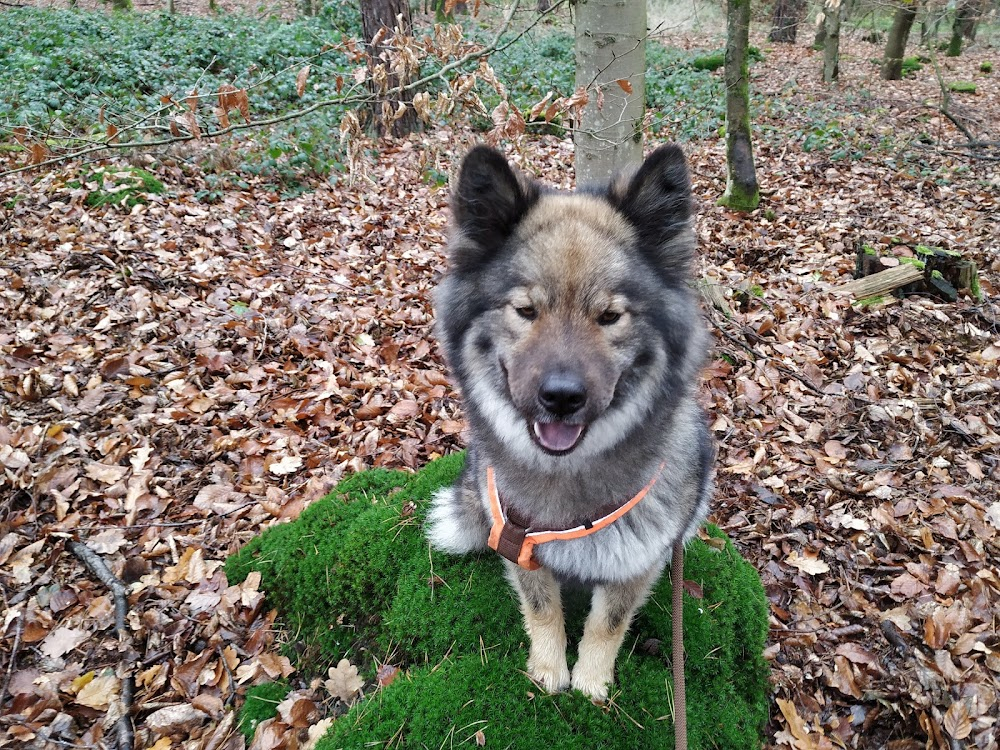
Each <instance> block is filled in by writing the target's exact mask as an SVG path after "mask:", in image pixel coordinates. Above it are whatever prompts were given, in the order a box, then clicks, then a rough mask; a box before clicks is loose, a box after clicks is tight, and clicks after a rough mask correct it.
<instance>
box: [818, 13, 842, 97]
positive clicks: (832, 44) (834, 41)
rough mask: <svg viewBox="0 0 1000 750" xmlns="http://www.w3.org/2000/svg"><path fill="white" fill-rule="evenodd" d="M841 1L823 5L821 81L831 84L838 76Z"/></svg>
mask: <svg viewBox="0 0 1000 750" xmlns="http://www.w3.org/2000/svg"><path fill="white" fill-rule="evenodd" d="M842 11H843V3H842V2H841V0H826V1H825V3H824V4H823V28H824V29H825V30H826V36H825V39H824V41H823V80H824V81H825V82H827V83H832V82H833V81H836V80H837V77H838V76H839V75H840V23H841V21H842V20H843V15H842Z"/></svg>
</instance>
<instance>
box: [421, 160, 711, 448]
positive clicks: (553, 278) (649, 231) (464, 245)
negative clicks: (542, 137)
mask: <svg viewBox="0 0 1000 750" xmlns="http://www.w3.org/2000/svg"><path fill="white" fill-rule="evenodd" d="M690 204H691V200H690V186H689V180H688V175H687V169H686V166H685V163H684V158H683V155H682V154H681V153H680V151H679V149H677V148H676V147H664V148H661V149H660V150H658V151H656V152H655V153H654V154H653V155H651V156H650V157H649V159H647V160H646V162H645V163H644V164H643V165H642V166H641V167H640V168H639V170H638V171H637V172H636V173H635V174H634V175H633V176H631V177H622V178H620V179H618V180H617V181H616V182H614V183H612V184H611V185H610V186H609V187H608V188H607V190H606V191H605V192H603V193H596V192H595V193H574V194H564V193H543V192H542V191H541V190H540V189H539V187H538V186H537V185H536V184H534V183H532V182H530V181H528V180H526V179H524V178H523V177H521V176H519V175H517V174H515V173H514V172H513V171H512V170H511V168H510V167H509V166H508V165H507V162H506V161H505V160H504V158H503V157H502V156H501V155H500V154H499V153H497V152H496V151H493V150H491V149H487V148H477V149H474V150H473V151H472V152H470V154H469V156H468V157H466V160H465V161H464V163H463V165H462V170H461V173H460V176H459V181H458V187H457V190H456V192H455V196H454V201H453V209H454V214H455V219H456V221H457V232H456V234H455V237H454V240H453V242H452V247H451V258H450V260H451V269H450V271H449V274H448V276H447V277H446V279H445V281H444V283H443V284H442V287H441V290H440V291H439V294H438V297H437V308H438V318H439V323H440V328H441V331H442V333H443V338H444V342H445V346H446V350H447V354H448V359H449V363H450V364H451V366H452V368H453V369H454V371H455V373H456V376H457V377H458V380H459V384H460V385H461V387H462V388H463V390H464V391H465V393H466V403H467V408H468V409H469V412H470V414H469V416H470V420H472V422H473V429H474V432H475V431H476V430H477V428H478V427H480V425H477V424H476V422H477V420H479V419H480V418H482V422H483V426H485V427H486V428H488V429H490V430H492V431H493V432H494V433H495V434H496V436H497V437H499V438H500V439H501V440H502V441H503V442H504V443H505V444H507V445H508V447H510V448H512V449H514V450H515V451H517V452H518V453H519V454H521V455H522V456H524V457H529V458H530V457H535V458H537V459H538V460H539V461H545V462H548V463H552V461H551V460H550V459H562V462H563V463H566V462H567V460H571V457H580V458H586V457H587V456H591V455H594V454H595V453H598V452H600V451H602V450H606V449H607V448H609V447H611V446H612V445H614V444H615V443H616V442H618V441H619V440H621V439H623V438H624V437H625V435H626V434H627V433H628V431H629V429H630V428H631V427H634V426H635V425H636V424H638V423H639V422H641V420H642V419H644V418H645V417H646V416H647V415H648V412H649V411H650V410H651V409H653V408H654V407H656V406H657V403H656V401H657V396H658V395H661V394H663V393H664V389H667V390H669V386H670V381H671V377H670V372H671V370H674V371H675V375H677V376H684V375H688V374H690V373H688V372H686V371H687V370H690V369H691V368H690V367H689V366H684V363H683V362H682V360H686V359H689V358H690V355H689V349H690V344H691V340H690V338H689V337H690V336H693V335H694V330H696V328H697V326H695V325H694V322H695V321H694V320H693V319H692V315H691V313H690V309H691V305H690V299H689V294H688V291H687V290H686V288H685V286H684V281H685V278H686V275H687V266H688V264H689V263H690V255H691V248H692V242H691V238H690V234H691V233H690V226H689V225H690V222H689V219H690V214H691V210H690ZM677 370H680V371H681V372H677ZM678 387H680V386H679V385H678Z"/></svg>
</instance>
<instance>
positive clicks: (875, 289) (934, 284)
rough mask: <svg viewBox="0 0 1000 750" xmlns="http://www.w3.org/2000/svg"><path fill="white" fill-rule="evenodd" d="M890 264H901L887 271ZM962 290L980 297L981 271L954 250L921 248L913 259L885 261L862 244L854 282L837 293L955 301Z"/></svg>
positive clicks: (838, 288)
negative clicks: (922, 296)
mask: <svg viewBox="0 0 1000 750" xmlns="http://www.w3.org/2000/svg"><path fill="white" fill-rule="evenodd" d="M890 261H891V262H892V263H894V264H897V265H893V266H891V267H889V268H886V265H885V263H887V262H890ZM961 290H968V291H969V293H970V294H971V295H972V296H973V298H975V299H977V300H978V299H979V298H980V295H981V292H980V289H979V271H978V268H977V266H976V264H975V263H974V262H973V261H971V260H966V259H964V258H962V256H961V254H960V253H958V252H956V251H954V250H944V249H942V248H939V247H927V246H926V245H917V247H916V256H915V257H913V258H908V257H901V258H892V257H891V256H887V257H886V258H881V257H879V255H878V253H876V252H875V250H874V249H872V248H871V247H870V246H868V245H863V244H861V243H858V245H857V247H856V249H855V257H854V281H851V282H848V283H847V284H843V285H841V286H839V287H837V288H836V289H835V290H834V293H835V294H837V295H838V296H841V297H851V298H853V299H857V300H860V299H866V298H870V297H876V296H879V295H883V294H889V293H894V294H896V295H897V296H903V295H908V294H932V295H934V296H937V297H940V298H942V299H945V300H947V301H949V302H954V301H956V300H957V299H958V292H959V291H961Z"/></svg>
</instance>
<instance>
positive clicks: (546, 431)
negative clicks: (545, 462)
mask: <svg viewBox="0 0 1000 750" xmlns="http://www.w3.org/2000/svg"><path fill="white" fill-rule="evenodd" d="M581 432H583V425H582V424H566V423H565V422H535V435H537V436H538V442H540V443H541V444H542V445H543V446H545V447H546V448H548V449H549V450H550V451H566V450H569V449H570V448H572V447H573V446H574V445H576V441H577V440H579V439H580V433H581Z"/></svg>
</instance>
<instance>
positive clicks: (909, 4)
mask: <svg viewBox="0 0 1000 750" xmlns="http://www.w3.org/2000/svg"><path fill="white" fill-rule="evenodd" d="M916 17H917V2H916V0H902V4H901V5H900V6H899V7H898V8H896V14H895V15H894V16H893V18H892V28H890V29H889V37H888V38H887V39H886V42H885V57H884V58H883V59H882V71H881V73H882V78H883V79H885V80H886V81H898V80H899V79H900V78H902V77H903V57H904V55H905V54H906V40H907V39H909V37H910V29H911V28H912V27H913V21H914V19H916Z"/></svg>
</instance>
